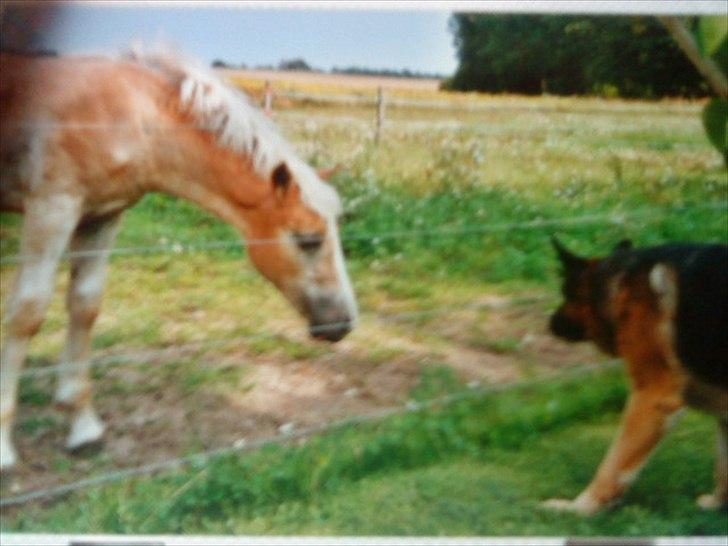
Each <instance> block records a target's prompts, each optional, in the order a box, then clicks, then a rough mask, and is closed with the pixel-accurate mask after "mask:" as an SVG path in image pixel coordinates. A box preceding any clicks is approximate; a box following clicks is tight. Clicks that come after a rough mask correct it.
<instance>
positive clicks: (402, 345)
mask: <svg viewBox="0 0 728 546" xmlns="http://www.w3.org/2000/svg"><path fill="white" fill-rule="evenodd" d="M486 300H487V301H488V302H489V303H490V304H492V303H493V302H495V303H496V305H492V306H491V307H489V309H488V311H487V312H484V311H475V310H466V311H463V310H460V311H452V312H449V313H447V314H445V315H439V316H437V317H432V318H430V319H429V320H428V321H427V322H426V323H425V324H422V323H421V322H420V323H418V324H417V325H411V324H397V325H396V326H393V325H379V324H377V323H376V321H367V322H363V323H362V325H361V327H360V328H359V330H358V331H357V332H356V333H355V334H352V337H356V339H354V340H351V338H347V339H345V340H344V341H342V342H340V343H338V344H336V345H325V346H324V345H322V346H321V347H320V349H321V350H320V351H319V352H318V353H317V354H316V355H314V356H308V357H302V358H296V357H295V355H294V356H291V355H290V354H285V353H284V352H281V351H273V352H269V353H265V354H256V353H255V352H254V351H251V350H249V348H248V347H246V346H245V344H241V343H238V344H236V345H233V346H229V347H227V348H225V349H216V350H212V351H207V352H204V354H202V355H197V356H196V358H187V359H182V361H183V362H184V365H180V359H179V358H178V359H176V360H175V361H174V362H170V361H164V360H158V361H151V362H145V363H140V364H139V365H134V366H117V367H110V368H107V369H105V370H103V373H97V375H101V377H97V379H96V385H95V388H96V393H97V396H96V398H97V407H98V409H99V411H100V413H101V416H102V418H103V419H104V420H105V421H106V423H107V424H108V431H107V434H106V439H105V445H104V446H103V447H102V448H101V450H100V451H98V452H97V453H94V454H90V455H89V454H86V455H85V456H81V455H75V456H74V455H70V454H67V453H65V452H64V451H63V447H62V446H63V441H64V437H65V434H66V430H67V428H66V427H67V425H66V422H65V421H66V420H65V416H64V415H63V414H62V413H61V412H60V411H59V410H57V409H55V408H54V407H53V406H52V404H51V403H50V401H49V400H47V399H44V400H41V402H40V403H39V402H38V401H37V400H34V397H33V396H28V395H27V394H26V396H25V402H24V403H21V407H20V408H19V416H20V418H19V422H18V427H17V432H16V438H17V446H18V449H19V451H20V453H21V457H22V460H23V463H22V465H20V467H19V468H18V470H17V471H16V472H15V473H14V474H13V475H11V476H10V477H9V478H5V479H3V484H2V490H3V495H4V496H10V495H13V494H19V493H23V492H26V491H30V490H35V489H38V488H44V487H52V486H55V485H59V484H62V483H67V482H71V481H74V480H78V479H83V478H88V477H89V476H96V475H98V474H102V473H104V472H111V471H114V470H118V469H122V468H129V467H135V466H139V465H145V464H149V463H153V462H157V461H162V460H165V459H173V458H177V457H180V456H183V455H187V454H190V453H194V452H199V451H204V450H209V449H214V448H219V447H223V446H230V445H233V444H235V443H236V442H237V443H238V444H240V443H241V442H249V441H251V440H255V439H260V438H268V437H273V436H276V435H279V434H281V433H282V432H286V431H287V432H293V431H297V430H301V429H304V428H306V427H309V426H312V425H320V424H324V423H328V422H332V421H335V420H338V419H342V418H347V417H352V416H357V415H363V414H366V413H369V412H372V411H375V410H379V409H382V408H390V407H398V406H399V407H401V406H403V405H404V404H405V403H406V402H407V401H408V400H409V399H411V397H412V395H413V390H415V389H417V388H418V387H420V386H422V385H423V382H426V381H427V373H426V371H427V370H428V369H429V370H432V369H434V368H438V369H443V368H450V369H451V370H452V375H453V377H454V378H456V380H457V384H458V385H459V387H458V388H460V389H467V388H473V387H476V386H488V385H498V384H503V383H508V382H512V381H515V380H517V379H519V378H522V377H525V376H534V375H541V374H548V373H558V372H559V370H562V369H565V368H568V367H572V366H574V365H577V364H580V363H586V362H599V361H601V360H604V357H602V356H600V355H598V354H597V353H596V352H595V351H593V350H592V349H591V347H589V346H587V345H584V344H582V345H567V344H564V343H562V342H560V341H558V340H556V339H554V338H553V337H552V336H551V335H550V334H549V333H548V332H547V331H546V315H545V314H544V312H543V311H542V310H540V309H538V307H536V306H533V305H515V306H513V305H506V304H505V299H504V298H500V297H499V296H489V297H488V298H487V299H486ZM499 301H502V302H503V303H504V304H503V305H502V306H501V305H498V302H499ZM362 339H364V340H365V341H366V339H376V341H377V346H378V347H380V349H379V350H378V353H376V354H373V353H371V352H368V351H365V350H362V348H361V347H362V343H361V341H362ZM504 340H505V341H504ZM310 343H312V344H313V343H316V342H310ZM316 344H317V343H316ZM317 345H320V344H317ZM317 349H319V347H317ZM117 350H118V348H115V351H117ZM377 355H378V356H377ZM201 372H205V373H206V374H208V375H209V376H210V377H213V378H214V380H206V381H199V382H197V383H194V382H193V383H190V382H189V381H187V382H185V381H180V378H182V377H183V376H184V377H187V378H188V377H194V374H195V373H201ZM28 392H30V393H31V394H32V393H36V394H37V393H46V395H47V398H49V397H50V394H51V393H52V383H51V381H50V380H49V379H46V378H39V379H34V380H33V385H32V388H31V389H30V390H29V389H28V388H27V387H26V393H28ZM35 398H37V396H36V397H35ZM21 400H22V397H21Z"/></svg>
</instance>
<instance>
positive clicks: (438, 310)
mask: <svg viewBox="0 0 728 546" xmlns="http://www.w3.org/2000/svg"><path fill="white" fill-rule="evenodd" d="M277 96H282V97H287V98H290V99H293V100H298V101H318V102H331V103H338V104H348V105H352V104H354V105H364V106H375V107H376V108H377V112H378V116H377V138H378V135H379V132H380V131H381V127H382V125H383V123H384V112H385V109H384V106H385V103H386V105H388V106H390V105H391V106H395V107H403V108H405V107H406V108H436V109H458V110H463V111H474V110H482V111H495V110H497V111H508V110H509V107H508V106H503V105H487V104H480V105H478V104H463V103H458V104H455V103H449V102H444V101H422V100H419V101H412V100H407V99H398V98H391V97H386V98H385V95H384V93H381V92H380V93H379V94H378V96H377V97H376V98H369V97H344V96H341V95H331V96H328V95H321V94H318V95H315V96H311V95H307V94H305V93H298V92H278V93H277ZM385 101H386V102H385ZM266 103H267V104H269V107H272V104H273V101H272V99H270V98H267V99H266ZM514 108H515V107H514ZM517 109H519V110H524V109H525V110H528V111H533V112H551V111H558V106H553V107H551V106H546V107H544V106H537V105H534V106H525V107H524V106H523V105H521V106H519V107H518V108H517ZM606 111H609V112H613V109H612V107H611V106H610V108H609V110H605V109H600V108H593V109H584V110H580V113H603V112H606ZM683 111H684V110H683V109H682V108H678V109H677V110H676V111H675V113H682V112H683ZM620 112H622V113H627V114H635V113H640V112H642V110H641V109H640V108H639V107H631V106H629V105H625V106H623V107H622V109H621V110H620ZM71 128H73V129H77V130H107V129H110V128H113V129H123V128H124V125H123V124H122V125H120V126H113V127H110V126H108V125H104V124H75V125H73V126H71ZM130 128H131V126H130ZM150 129H152V130H158V131H162V130H166V128H164V127H156V128H150ZM699 210H716V211H721V212H723V213H725V212H726V203H725V202H715V203H698V204H692V205H681V206H667V207H643V208H638V209H633V210H630V211H610V212H604V213H597V214H588V215H580V216H570V217H558V218H534V219H532V220H526V221H519V222H501V223H481V224H471V225H458V226H452V225H448V226H433V227H427V228H418V229H401V230H389V231H379V232H358V233H344V234H343V235H342V236H341V240H342V242H343V243H344V244H346V243H347V242H355V241H372V242H379V241H385V240H395V239H421V238H447V237H453V236H476V235H482V234H488V233H495V232H509V231H517V230H533V229H543V228H558V227H569V226H586V225H614V226H623V225H625V224H626V223H627V222H630V221H635V220H646V219H655V218H660V217H663V216H664V215H666V214H673V213H682V212H686V211H699ZM279 243H280V240H279V239H248V240H245V241H243V240H232V239H224V240H213V241H176V242H171V243H168V244H153V245H140V246H130V247H118V248H113V249H110V250H95V251H76V252H67V253H65V254H64V255H63V258H64V259H74V258H84V257H93V256H96V255H102V254H110V255H112V256H145V255H154V254H170V255H181V254H186V253H193V252H206V251H214V250H228V249H242V248H246V247H251V246H256V245H269V244H279ZM33 259H34V257H33V256H24V255H22V254H14V255H9V256H3V257H0V265H3V266H12V265H19V264H22V263H23V262H26V261H29V260H33ZM552 301H554V300H553V299H551V298H536V297H534V298H526V299H522V300H518V301H510V302H506V303H505V306H517V305H526V304H528V305H534V304H547V303H549V302H552ZM502 306H503V305H499V307H502ZM492 307H493V305H492V304H487V303H486V304H483V303H468V304H462V305H448V306H439V307H435V308H431V309H426V310H419V311H411V312H403V313H393V314H376V313H370V314H365V315H363V316H362V317H361V320H362V321H371V322H377V323H381V324H395V323H401V322H406V321H414V320H421V319H423V318H428V317H434V316H439V315H443V314H445V313H449V312H458V311H476V312H477V311H481V310H485V309H489V308H492ZM340 326H341V324H329V325H323V326H317V327H314V328H313V330H314V332H321V331H323V330H325V329H328V328H333V329H336V328H338V327H340ZM289 333H290V331H287V332H265V333H260V334H250V335H236V336H229V337H223V338H218V339H205V340H201V341H191V342H185V343H178V344H176V345H174V346H171V347H164V348H153V349H150V348H144V349H140V350H137V351H125V352H123V353H119V354H107V355H103V356H99V357H97V358H94V359H92V360H91V362H90V367H91V368H92V369H101V368H107V367H112V366H122V365H139V364H143V363H145V362H149V361H159V360H161V362H159V363H158V364H161V365H166V364H172V363H174V362H175V361H176V360H177V359H179V358H180V357H181V356H183V355H185V354H188V353H190V352H196V351H206V350H210V349H214V348H219V347H223V346H226V345H228V344H233V343H238V344H240V343H252V342H255V341H258V340H263V339H271V338H274V339H275V338H276V337H278V336H285V335H286V334H289ZM614 365H616V361H607V362H605V363H601V364H590V365H583V366H578V367H576V368H572V369H570V370H569V371H567V372H566V373H560V374H558V377H567V376H572V375H578V374H586V373H591V372H593V371H594V370H596V369H602V368H604V367H610V366H614ZM88 367H89V364H86V363H84V364H78V363H73V362H61V363H59V364H56V365H51V366H43V367H34V368H29V369H26V370H25V371H24V372H23V373H22V374H21V377H23V378H41V377H48V376H50V375H52V374H56V373H59V372H72V371H79V370H84V369H87V368H88ZM555 377H556V375H554V374H547V375H543V376H540V377H538V378H535V379H531V380H528V381H518V382H511V383H508V384H503V385H488V386H484V387H478V388H471V389H468V390H467V391H463V392H459V393H456V394H453V395H448V396H445V397H441V398H437V399H434V400H430V401H428V402H424V403H422V402H410V403H408V404H406V405H404V406H396V407H387V408H383V409H378V410H375V411H372V412H369V413H366V414H361V415H357V416H354V417H349V418H345V419H340V420H335V421H330V422H324V423H320V424H316V425H312V426H309V427H305V428H301V429H298V430H293V431H288V432H284V433H280V434H277V435H275V436H270V437H266V438H261V439H256V440H252V441H242V440H238V441H236V442H234V443H233V444H231V445H227V446H223V447H218V448H214V449H210V450H206V451H201V452H199V453H195V454H192V455H188V456H183V457H175V458H170V459H164V460H161V461H156V462H153V463H149V464H146V465H141V466H137V467H131V468H124V469H120V470H116V471H111V472H105V473H101V474H98V475H96V476H92V477H89V478H85V479H81V480H78V481H73V482H69V483H66V484H61V485H57V486H53V487H48V488H42V489H37V490H32V491H27V492H23V493H20V494H17V495H12V496H2V497H0V507H9V506H15V505H22V504H25V503H29V502H32V501H37V500H43V499H52V498H57V497H60V496H63V495H66V494H69V493H73V492H77V491H81V490H84V489H88V488H92V487H98V486H102V485H106V484H110V483H114V482H118V481H121V480H124V479H128V478H132V477H138V476H144V475H151V474H157V473H162V472H168V471H172V470H176V469H180V468H182V467H184V466H185V465H190V464H199V465H202V464H205V463H207V462H209V461H210V460H212V459H214V458H215V457H218V456H222V455H226V454H231V453H238V452H245V451H251V450H255V449H257V448H259V447H261V446H263V445H266V444H275V443H287V442H291V441H295V440H300V439H305V438H308V437H311V436H313V435H316V434H322V433H327V432H331V431H334V430H337V429H341V428H344V427H348V426H354V425H358V424H364V423H370V422H374V421H377V420H381V419H384V418H387V417H391V416H395V415H401V414H404V413H409V412H419V411H423V410H425V409H427V408H430V407H433V406H435V405H442V404H451V403H454V402H457V401H458V400H463V399H465V398H467V397H473V396H483V395H486V394H489V393H495V392H499V391H502V390H504V389H516V388H519V387H523V386H527V385H532V384H536V383H540V382H545V381H551V380H553V379H554V378H555ZM0 380H2V372H0Z"/></svg>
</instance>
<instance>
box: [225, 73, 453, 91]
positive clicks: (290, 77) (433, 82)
mask: <svg viewBox="0 0 728 546" xmlns="http://www.w3.org/2000/svg"><path fill="white" fill-rule="evenodd" d="M217 70H218V72H219V73H221V74H223V75H224V76H225V77H227V78H230V79H233V80H237V81H256V82H261V83H264V82H266V81H270V82H271V83H274V84H279V85H281V86H282V87H285V88H299V89H312V88H317V89H322V88H330V89H336V90H339V91H346V90H352V91H354V90H368V91H372V90H376V89H377V88H378V87H382V88H384V89H387V90H393V89H398V90H407V91H437V90H438V89H439V88H440V82H441V81H442V80H439V79H429V78H396V77H389V76H364V75H355V74H329V73H324V72H308V71H294V70H287V71H281V70H241V69H234V68H219V69H217Z"/></svg>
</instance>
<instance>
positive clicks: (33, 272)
mask: <svg viewBox="0 0 728 546" xmlns="http://www.w3.org/2000/svg"><path fill="white" fill-rule="evenodd" d="M80 214H81V200H80V199H79V198H76V197H72V196H70V195H65V194H61V195H52V196H46V197H42V198H29V199H26V201H25V203H24V215H25V217H24V220H23V230H22V235H21V242H20V255H21V262H20V265H19V266H18V272H17V277H16V280H15V285H14V286H13V289H12V291H11V293H10V296H9V298H8V301H7V305H6V306H5V310H4V317H3V322H4V326H5V335H4V339H3V347H2V354H1V355H0V470H3V471H5V470H8V469H10V468H11V467H12V466H14V465H15V463H16V461H17V454H16V451H15V448H14V447H13V442H12V438H11V435H12V427H13V421H14V419H15V410H16V405H17V390H18V381H19V379H20V372H21V370H22V367H23V362H24V360H25V355H26V353H27V351H28V343H29V342H30V339H31V338H32V337H33V336H34V335H35V334H36V333H37V332H38V330H39V329H40V327H41V324H42V323H43V319H44V318H45V314H46V310H47V308H48V304H49V303H50V300H51V297H52V296H53V285H54V283H53V280H54V277H55V274H56V270H57V269H58V262H59V260H60V257H61V254H62V253H63V251H64V250H65V248H66V246H67V245H68V241H69V239H70V237H71V234H72V233H73V230H74V229H75V228H76V225H77V224H78V220H79V217H80Z"/></svg>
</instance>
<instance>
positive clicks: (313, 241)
mask: <svg viewBox="0 0 728 546" xmlns="http://www.w3.org/2000/svg"><path fill="white" fill-rule="evenodd" d="M293 238H294V239H295V241H296V245H297V246H298V248H300V249H301V250H302V251H304V252H307V253H309V254H313V253H314V252H316V251H317V250H319V249H320V248H321V245H323V244H324V236H323V235H321V234H320V233H296V234H295V235H294V236H293Z"/></svg>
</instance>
